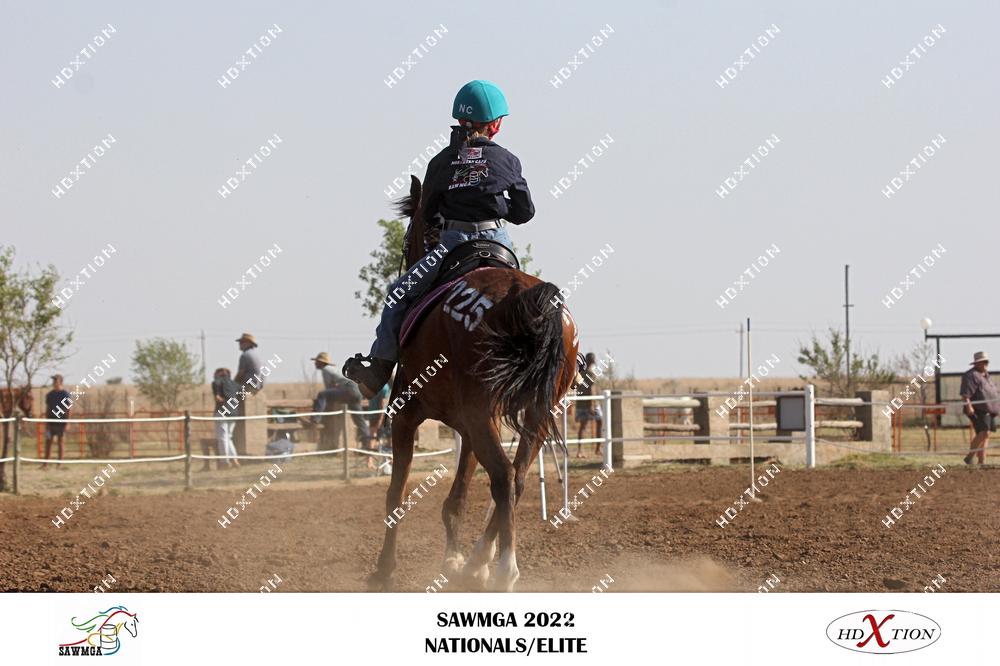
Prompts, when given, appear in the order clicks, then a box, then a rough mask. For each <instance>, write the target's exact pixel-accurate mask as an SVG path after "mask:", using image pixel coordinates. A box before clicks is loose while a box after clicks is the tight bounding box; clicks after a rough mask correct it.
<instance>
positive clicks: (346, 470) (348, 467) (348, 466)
mask: <svg viewBox="0 0 1000 666" xmlns="http://www.w3.org/2000/svg"><path fill="white" fill-rule="evenodd" d="M343 417H344V427H343V431H344V432H343V441H344V481H349V480H350V478H351V457H350V456H351V452H350V451H348V450H347V420H348V416H347V404H346V403H345V404H344V414H343Z"/></svg>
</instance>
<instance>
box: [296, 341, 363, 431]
mask: <svg viewBox="0 0 1000 666" xmlns="http://www.w3.org/2000/svg"><path fill="white" fill-rule="evenodd" d="M309 360H310V361H313V363H314V364H315V366H316V369H317V370H319V371H320V373H321V374H322V375H323V386H324V389H323V390H322V391H320V392H319V393H317V394H316V399H315V400H313V411H314V412H325V411H326V409H327V405H331V404H336V403H340V404H343V405H344V406H345V407H347V409H348V410H350V411H352V412H360V411H363V410H364V407H362V405H361V391H359V390H358V385H357V384H356V383H354V382H353V381H351V380H350V379H348V378H347V377H345V376H344V375H342V374H340V372H338V371H337V368H336V366H334V365H333V362H332V361H331V360H330V355H329V354H327V353H326V352H320V353H318V354H316V356H314V357H313V358H311V359H309ZM321 418H322V417H320V416H313V417H312V420H313V423H319V422H320V419H321ZM351 419H352V420H353V421H354V425H355V426H356V427H357V429H358V439H359V440H360V441H361V442H363V443H365V444H366V447H365V448H368V447H367V442H368V440H369V439H370V437H369V433H368V431H369V427H368V421H367V420H366V419H365V415H364V414H351Z"/></svg>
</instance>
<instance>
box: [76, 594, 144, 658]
mask: <svg viewBox="0 0 1000 666" xmlns="http://www.w3.org/2000/svg"><path fill="white" fill-rule="evenodd" d="M98 608H100V606H98ZM84 617H85V618H86V617H87V616H86V615H84ZM70 623H71V624H72V625H73V628H74V629H76V630H77V631H78V632H83V634H84V636H83V638H78V639H77V640H74V641H70V642H67V643H60V644H59V656H61V657H62V656H67V657H74V656H75V657H107V656H110V655H113V654H115V653H117V652H118V650H120V649H121V647H122V638H124V637H125V636H131V637H132V638H135V637H136V636H137V635H138V633H139V615H138V614H137V613H131V612H129V609H127V608H125V607H124V606H112V607H110V608H108V609H106V610H103V611H100V612H99V613H94V614H93V616H92V617H90V618H88V619H79V618H76V617H74V618H73V619H72V620H70ZM77 636H80V634H79V633H78V634H77Z"/></svg>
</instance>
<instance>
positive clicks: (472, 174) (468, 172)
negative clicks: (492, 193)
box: [448, 160, 490, 190]
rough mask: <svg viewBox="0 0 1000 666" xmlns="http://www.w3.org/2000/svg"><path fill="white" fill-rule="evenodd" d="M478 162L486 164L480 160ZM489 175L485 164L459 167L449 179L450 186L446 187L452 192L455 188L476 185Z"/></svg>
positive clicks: (488, 169)
mask: <svg viewBox="0 0 1000 666" xmlns="http://www.w3.org/2000/svg"><path fill="white" fill-rule="evenodd" d="M480 162H486V160H480ZM489 175H490V168H489V167H488V166H487V165H486V164H481V163H476V164H469V165H467V166H464V167H459V168H458V169H455V173H454V175H452V177H451V184H450V185H448V189H449V190H454V189H455V188H457V187H471V186H473V185H478V184H479V183H480V181H483V180H486V178H488V177H489Z"/></svg>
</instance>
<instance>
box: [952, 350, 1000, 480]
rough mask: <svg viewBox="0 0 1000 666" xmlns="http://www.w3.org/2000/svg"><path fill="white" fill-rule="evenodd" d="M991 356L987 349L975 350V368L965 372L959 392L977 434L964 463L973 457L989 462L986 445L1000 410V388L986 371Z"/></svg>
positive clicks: (968, 463)
mask: <svg viewBox="0 0 1000 666" xmlns="http://www.w3.org/2000/svg"><path fill="white" fill-rule="evenodd" d="M989 364H990V357H989V355H988V354H987V353H986V352H981V351H980V352H976V353H975V354H974V355H973V356H972V363H970V364H969V365H971V366H972V367H971V368H969V369H968V370H967V371H966V372H965V374H964V375H962V387H961V390H960V391H959V393H960V394H961V396H962V399H963V400H964V401H965V415H966V416H968V417H969V420H970V421H971V422H972V427H973V429H974V430H975V432H976V434H975V436H973V438H972V442H971V443H970V444H969V449H970V451H969V454H968V455H967V456H965V464H966V465H971V464H972V461H973V458H979V464H980V465H982V464H983V463H985V462H986V447H987V445H988V443H989V439H990V433H991V432H996V431H997V424H996V416H997V414H998V413H1000V391H998V390H997V387H996V386H995V385H994V384H993V382H992V381H991V380H990V373H989V371H988V370H987V368H988V366H989Z"/></svg>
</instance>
